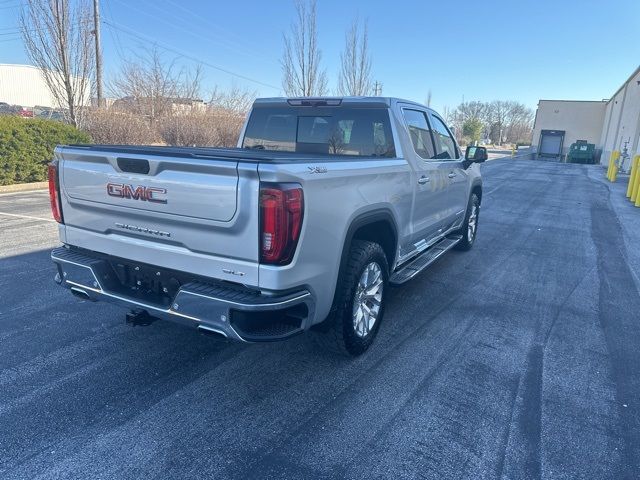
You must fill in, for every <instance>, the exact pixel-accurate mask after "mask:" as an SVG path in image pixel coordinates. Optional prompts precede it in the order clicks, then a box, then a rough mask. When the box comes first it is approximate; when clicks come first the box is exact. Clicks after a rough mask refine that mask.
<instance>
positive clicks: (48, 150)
mask: <svg viewBox="0 0 640 480" xmlns="http://www.w3.org/2000/svg"><path fill="white" fill-rule="evenodd" d="M90 141H91V138H90V137H89V135H87V134H86V133H84V132H81V131H79V130H77V129H75V128H74V127H72V126H70V125H66V124H64V123H61V122H58V121H55V120H43V119H28V118H22V117H14V116H0V185H11V184H14V183H27V182H42V181H45V180H46V179H47V164H48V163H49V162H50V161H51V159H52V158H53V149H54V148H55V146H56V145H58V144H70V143H89V142H90Z"/></svg>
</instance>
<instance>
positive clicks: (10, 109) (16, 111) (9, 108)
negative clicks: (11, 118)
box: [0, 102, 33, 118]
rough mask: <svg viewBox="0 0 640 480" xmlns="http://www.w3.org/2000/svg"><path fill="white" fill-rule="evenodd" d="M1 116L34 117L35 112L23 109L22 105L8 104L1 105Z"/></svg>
mask: <svg viewBox="0 0 640 480" xmlns="http://www.w3.org/2000/svg"><path fill="white" fill-rule="evenodd" d="M0 115H18V116H20V117H25V118H31V117H33V110H29V109H28V108H25V107H22V106H20V105H9V104H8V103H4V102H2V103H0Z"/></svg>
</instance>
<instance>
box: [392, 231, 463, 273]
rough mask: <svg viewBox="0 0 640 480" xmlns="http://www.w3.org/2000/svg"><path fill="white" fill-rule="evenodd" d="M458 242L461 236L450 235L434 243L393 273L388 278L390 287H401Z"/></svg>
mask: <svg viewBox="0 0 640 480" xmlns="http://www.w3.org/2000/svg"><path fill="white" fill-rule="evenodd" d="M460 240H462V235H450V236H448V237H446V238H443V239H442V240H440V241H439V242H438V243H435V244H434V245H433V246H432V247H430V248H429V249H427V250H425V251H424V252H423V253H421V254H420V255H418V256H417V257H416V258H415V259H414V260H412V261H410V262H409V263H408V264H407V265H405V266H403V267H401V268H400V270H397V271H396V272H394V273H393V274H392V275H391V278H389V283H390V284H391V285H402V284H403V283H406V282H408V281H409V280H411V279H412V278H413V277H415V276H416V275H418V274H419V273H420V272H422V271H423V270H424V269H425V268H427V267H428V266H429V265H431V264H432V263H433V262H435V261H436V260H437V259H439V258H440V257H441V256H442V255H444V254H445V253H446V252H448V251H449V250H451V249H452V248H453V247H455V246H456V244H457V243H458V242H459V241H460Z"/></svg>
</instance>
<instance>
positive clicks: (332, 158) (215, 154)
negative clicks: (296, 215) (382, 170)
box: [58, 144, 378, 163]
mask: <svg viewBox="0 0 640 480" xmlns="http://www.w3.org/2000/svg"><path fill="white" fill-rule="evenodd" d="M58 148H63V149H67V148H73V149H79V150H86V151H88V152H107V153H115V154H119V155H155V156H162V157H175V158H197V159H210V160H220V161H225V160H226V161H233V162H241V161H245V162H256V163H308V162H318V161H322V162H337V161H340V162H344V161H345V159H346V158H349V156H345V155H326V154H318V153H313V154H311V153H292V152H273V151H262V150H251V149H247V148H214V147H168V146H151V145H139V146H135V145H100V144H91V145H60V146H59V147H58ZM345 157H346V158H345ZM353 158H354V159H359V160H361V159H363V157H357V156H353ZM372 158H378V157H372Z"/></svg>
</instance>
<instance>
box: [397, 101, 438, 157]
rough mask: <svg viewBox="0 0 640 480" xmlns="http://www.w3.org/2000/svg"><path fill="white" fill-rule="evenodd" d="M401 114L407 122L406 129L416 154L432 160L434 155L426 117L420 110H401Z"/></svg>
mask: <svg viewBox="0 0 640 480" xmlns="http://www.w3.org/2000/svg"><path fill="white" fill-rule="evenodd" d="M402 113H403V115H404V119H405V121H406V122H407V129H408V130H409V136H410V137H411V143H413V148H414V149H415V151H416V153H417V154H418V155H420V156H421V157H422V158H424V159H428V158H433V157H434V155H435V152H434V149H433V142H432V140H431V133H430V132H429V124H428V123H427V115H426V114H425V113H424V112H421V111H420V110H410V109H403V110H402Z"/></svg>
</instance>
